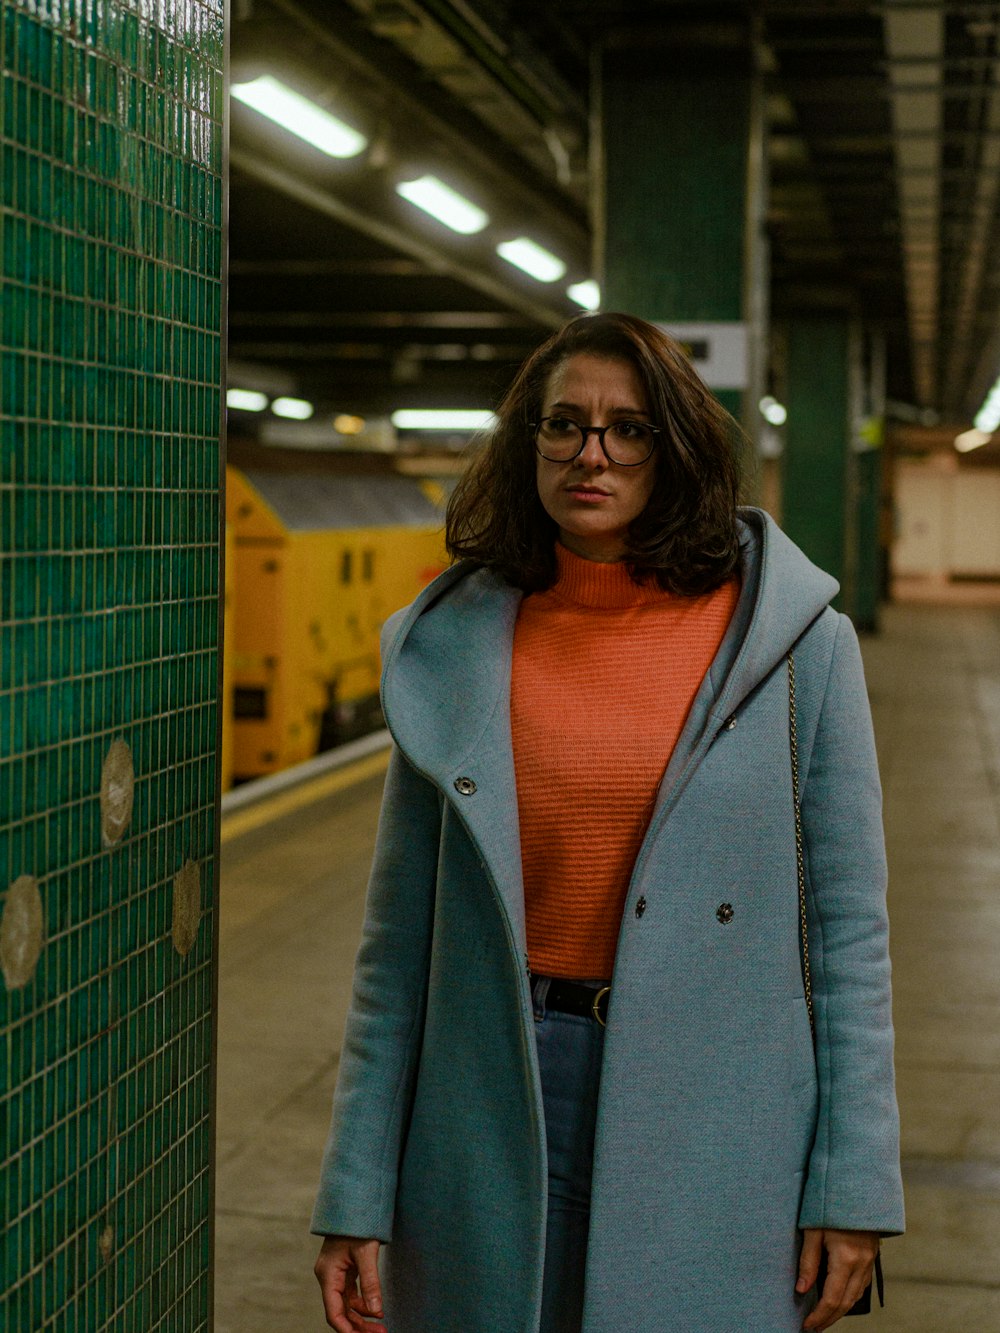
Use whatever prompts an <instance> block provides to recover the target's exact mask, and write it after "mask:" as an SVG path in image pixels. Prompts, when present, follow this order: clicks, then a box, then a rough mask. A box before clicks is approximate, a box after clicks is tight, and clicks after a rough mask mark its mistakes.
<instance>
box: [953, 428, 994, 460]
mask: <svg viewBox="0 0 1000 1333" xmlns="http://www.w3.org/2000/svg"><path fill="white" fill-rule="evenodd" d="M992 439H993V436H992V435H991V434H990V433H989V431H985V430H976V429H973V430H963V431H962V433H961V435H956V436H955V448H956V449H957V450H958V452H959V453H960V454H967V453H969V451H970V450H972V449H979V448H980V447H981V446H982V445H984V444H989V442H990V440H992Z"/></svg>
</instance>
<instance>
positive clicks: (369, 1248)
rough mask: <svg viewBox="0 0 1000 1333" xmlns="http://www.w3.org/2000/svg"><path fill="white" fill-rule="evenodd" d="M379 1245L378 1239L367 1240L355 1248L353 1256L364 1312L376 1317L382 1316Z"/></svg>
mask: <svg viewBox="0 0 1000 1333" xmlns="http://www.w3.org/2000/svg"><path fill="white" fill-rule="evenodd" d="M378 1247H379V1243H378V1241H377V1240H366V1241H363V1242H362V1243H361V1244H359V1245H358V1246H357V1247H356V1248H355V1249H354V1251H353V1252H352V1256H351V1257H352V1258H353V1259H354V1262H355V1264H356V1265H357V1269H358V1286H359V1287H360V1288H361V1299H362V1300H363V1301H364V1305H365V1308H364V1311H363V1313H364V1314H368V1315H374V1316H375V1318H376V1319H380V1318H381V1317H382V1284H381V1283H380V1282H379V1279H378Z"/></svg>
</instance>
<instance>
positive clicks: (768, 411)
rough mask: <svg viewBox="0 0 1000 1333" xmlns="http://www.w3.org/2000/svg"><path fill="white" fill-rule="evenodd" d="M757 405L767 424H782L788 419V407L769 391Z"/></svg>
mask: <svg viewBox="0 0 1000 1333" xmlns="http://www.w3.org/2000/svg"><path fill="white" fill-rule="evenodd" d="M757 406H758V407H759V408H760V414H761V416H762V417H763V418H764V420H765V421H766V422H767V424H768V425H769V426H783V425H784V424H785V422H786V421H787V420H788V409H787V408H786V407H785V406H784V404H783V403H779V402H778V400H777V398H775V397H773V396H772V395H771V394H769V393H766V394H765V395H764V397H763V398H762V399H761V400H760V402H759V403H758V404H757Z"/></svg>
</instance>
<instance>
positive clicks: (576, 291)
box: [566, 278, 601, 310]
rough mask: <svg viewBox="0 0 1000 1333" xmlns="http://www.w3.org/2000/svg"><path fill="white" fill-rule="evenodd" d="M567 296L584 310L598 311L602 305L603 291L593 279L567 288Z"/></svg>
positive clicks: (575, 283)
mask: <svg viewBox="0 0 1000 1333" xmlns="http://www.w3.org/2000/svg"><path fill="white" fill-rule="evenodd" d="M566 295H567V296H568V297H569V299H570V300H571V301H575V302H576V303H577V305H580V306H583V308H584V310H596V309H597V308H598V306H599V305H600V304H601V289H600V287H598V285H597V283H596V282H595V281H594V280H593V278H587V280H586V281H585V282H574V283H572V284H571V285H570V286H569V287H567V288H566Z"/></svg>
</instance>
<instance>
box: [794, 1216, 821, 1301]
mask: <svg viewBox="0 0 1000 1333" xmlns="http://www.w3.org/2000/svg"><path fill="white" fill-rule="evenodd" d="M822 1253H823V1232H822V1231H821V1230H820V1229H819V1228H818V1227H807V1228H806V1229H805V1231H803V1233H802V1252H801V1254H800V1255H799V1280H798V1281H797V1282H796V1284H795V1290H796V1291H797V1292H799V1293H802V1292H806V1291H808V1290H809V1288H810V1287H811V1286H812V1284H813V1283H814V1282H815V1281H816V1275H817V1273H818V1272H819V1261H820V1256H821V1255H822Z"/></svg>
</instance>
